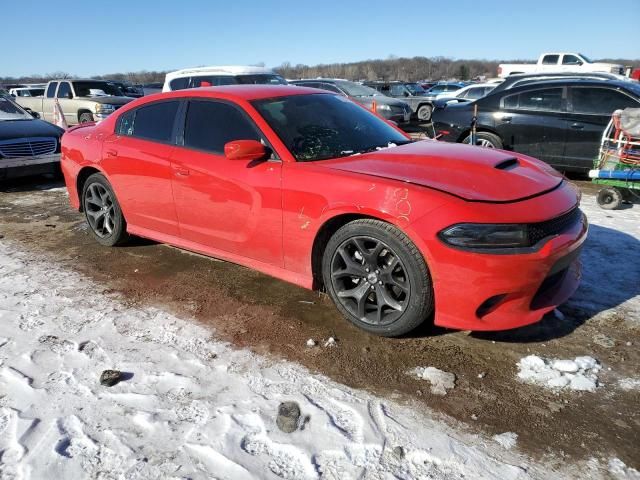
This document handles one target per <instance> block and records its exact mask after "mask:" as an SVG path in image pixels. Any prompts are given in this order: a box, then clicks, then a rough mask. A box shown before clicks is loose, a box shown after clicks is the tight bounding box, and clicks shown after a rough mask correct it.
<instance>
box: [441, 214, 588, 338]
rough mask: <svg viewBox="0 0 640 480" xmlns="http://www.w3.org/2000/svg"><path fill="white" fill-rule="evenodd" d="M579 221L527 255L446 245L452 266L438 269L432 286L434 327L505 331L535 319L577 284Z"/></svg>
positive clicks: (582, 231) (583, 229) (582, 235)
mask: <svg viewBox="0 0 640 480" xmlns="http://www.w3.org/2000/svg"><path fill="white" fill-rule="evenodd" d="M587 230H588V224H587V220H586V217H585V216H584V215H582V219H581V221H580V222H578V223H576V224H575V225H574V226H573V227H572V228H571V229H569V230H567V231H565V232H563V233H562V234H560V235H557V236H555V237H552V238H550V239H549V240H548V241H547V242H546V243H545V244H544V245H543V246H542V248H540V249H539V250H538V251H535V252H532V253H526V254H513V255H511V254H506V255H495V254H479V253H473V252H465V251H458V250H453V249H450V248H449V247H445V248H448V250H449V251H450V256H451V257H453V258H451V259H450V261H451V262H452V263H455V264H457V265H458V268H457V269H454V268H450V269H443V270H442V271H440V272H439V275H438V280H437V282H436V285H434V290H435V296H436V310H437V311H436V317H435V323H436V325H439V326H443V327H449V328H456V329H461V330H507V329H511V328H516V327H521V326H524V325H529V324H531V323H535V322H537V321H539V320H540V319H541V318H542V316H543V315H544V314H545V313H547V312H549V311H551V310H553V309H555V308H556V307H557V306H558V305H560V304H562V303H564V302H565V301H567V300H568V299H569V297H571V295H573V293H574V292H575V291H576V289H577V288H578V285H579V283H580V277H581V263H580V258H579V254H580V249H581V247H582V244H583V243H584V241H585V239H586V237H587Z"/></svg>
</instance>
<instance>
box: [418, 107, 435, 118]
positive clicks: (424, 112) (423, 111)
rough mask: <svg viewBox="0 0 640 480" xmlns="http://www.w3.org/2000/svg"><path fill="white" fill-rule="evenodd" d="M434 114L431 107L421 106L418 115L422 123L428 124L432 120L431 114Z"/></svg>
mask: <svg viewBox="0 0 640 480" xmlns="http://www.w3.org/2000/svg"><path fill="white" fill-rule="evenodd" d="M432 113H433V107H432V106H431V105H420V107H419V108H418V111H417V112H416V115H417V116H418V120H420V121H421V122H428V121H429V120H431V114H432Z"/></svg>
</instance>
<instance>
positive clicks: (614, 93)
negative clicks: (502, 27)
mask: <svg viewBox="0 0 640 480" xmlns="http://www.w3.org/2000/svg"><path fill="white" fill-rule="evenodd" d="M474 105H475V106H477V108H478V116H477V122H478V123H477V129H478V134H477V139H478V143H479V144H480V145H482V146H485V147H489V148H504V149H507V150H513V151H515V152H519V153H524V154H527V155H532V156H534V157H536V158H539V159H541V160H544V161H545V162H547V163H549V164H550V165H552V166H554V167H556V168H558V169H560V170H563V171H577V172H583V173H586V172H588V170H589V169H590V168H591V167H592V165H593V162H594V160H595V158H596V157H597V155H598V148H599V145H600V139H601V136H602V133H603V131H604V129H605V127H606V125H607V123H608V122H609V120H610V119H611V114H612V113H613V112H614V111H615V110H617V109H620V108H626V107H636V108H637V107H640V85H639V84H637V83H636V82H628V81H618V80H591V79H579V78H568V79H554V80H544V81H538V82H534V83H525V84H522V85H520V86H517V87H513V88H510V89H506V90H499V89H498V88H495V89H494V90H493V91H492V92H491V93H490V94H489V95H487V96H486V97H483V98H481V99H479V100H476V101H475V102H472V103H466V104H453V105H452V104H446V105H444V106H443V108H439V109H436V110H435V111H434V114H433V125H434V130H435V132H436V135H438V136H439V137H438V138H439V139H440V140H444V141H448V142H464V143H468V142H469V141H470V125H471V118H472V116H473V107H474Z"/></svg>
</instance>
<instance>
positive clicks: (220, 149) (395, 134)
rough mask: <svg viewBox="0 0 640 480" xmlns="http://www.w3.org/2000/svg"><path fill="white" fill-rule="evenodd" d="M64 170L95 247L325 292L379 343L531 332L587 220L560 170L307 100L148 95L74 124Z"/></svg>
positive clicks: (575, 277)
mask: <svg viewBox="0 0 640 480" xmlns="http://www.w3.org/2000/svg"><path fill="white" fill-rule="evenodd" d="M62 169H63V173H64V177H65V181H66V185H67V189H68V193H69V199H70V201H71V204H72V206H73V207H74V208H76V209H79V210H80V211H83V212H84V214H85V216H86V219H87V221H88V225H89V231H90V232H91V234H92V235H93V236H94V238H95V239H96V241H98V242H99V243H101V244H102V245H107V246H110V245H118V244H122V243H123V242H125V241H126V240H127V238H128V235H140V236H143V237H148V238H152V239H155V240H158V241H161V242H165V243H169V244H172V245H175V246H177V247H179V248H184V249H187V250H192V251H196V252H199V253H202V254H206V255H210V256H214V257H219V258H222V259H225V260H228V261H231V262H234V263H238V264H241V265H245V266H248V267H251V268H254V269H256V270H259V271H261V272H263V273H266V274H269V275H272V276H275V277H278V278H280V279H283V280H286V281H289V282H292V283H295V284H297V285H300V286H302V287H306V288H324V289H326V291H327V293H328V295H329V296H330V297H331V298H332V299H333V301H334V302H335V303H336V305H337V308H338V310H339V311H340V312H341V313H342V314H343V315H344V316H345V317H346V318H347V319H348V320H350V321H351V322H353V323H354V324H355V325H357V326H359V327H361V328H363V329H365V330H367V331H369V332H372V333H375V334H379V335H385V336H394V335H401V334H404V333H406V332H408V331H411V330H412V329H414V328H415V327H417V326H418V325H420V324H422V323H423V322H425V321H431V319H433V321H434V322H435V324H436V325H441V326H446V327H451V328H462V329H465V330H467V329H468V330H499V329H507V328H513V327H517V326H521V325H526V324H530V323H533V322H536V321H538V320H539V319H540V318H541V317H542V315H543V314H544V313H546V312H548V311H551V310H553V309H554V308H555V307H556V306H557V305H558V304H560V303H562V302H564V301H565V300H566V299H567V298H568V297H569V296H570V295H571V294H572V293H573V292H574V290H575V289H576V288H577V286H578V282H579V278H580V275H579V260H578V256H579V252H580V247H581V245H582V243H583V242H584V240H585V238H586V234H587V225H586V221H585V217H584V215H583V214H582V213H581V211H580V209H579V208H578V203H579V198H578V191H577V189H576V188H575V187H574V186H573V185H572V184H570V183H569V182H566V181H565V180H564V178H563V177H562V176H561V175H560V174H559V173H557V172H555V171H554V170H552V169H551V168H549V167H548V166H547V165H545V164H544V163H542V162H540V161H538V160H535V159H533V158H530V157H527V156H524V155H517V154H513V153H511V152H501V151H497V150H488V149H482V148H477V147H472V146H468V145H453V144H446V143H443V142H435V141H432V140H423V141H420V142H413V141H412V140H411V139H410V138H409V136H408V135H406V134H404V133H403V132H402V131H401V130H399V129H398V128H396V127H394V126H393V125H391V124H389V122H387V121H385V120H383V119H381V118H380V117H378V116H377V115H374V114H373V113H371V112H369V111H367V110H366V109H364V108H362V107H361V106H359V105H356V104H355V103H354V102H351V101H350V100H348V99H347V98H345V97H343V96H341V95H337V94H332V93H330V92H320V91H319V90H317V89H311V88H303V87H299V86H282V85H280V86H275V85H254V86H250V87H247V86H222V87H219V88H206V89H203V88H201V89H194V90H189V91H184V90H181V91H176V92H171V93H167V94H164V95H162V96H155V97H143V98H140V99H138V100H135V101H134V102H132V103H130V104H129V105H126V106H125V107H123V108H122V109H121V110H120V111H118V112H116V114H115V115H113V116H111V117H109V118H108V119H106V120H105V121H103V122H101V123H99V124H95V125H86V126H85V125H83V126H79V127H76V128H74V129H71V130H70V131H68V132H67V133H66V134H65V135H64V137H63V140H62ZM432 279H433V280H432ZM461 299H464V301H461Z"/></svg>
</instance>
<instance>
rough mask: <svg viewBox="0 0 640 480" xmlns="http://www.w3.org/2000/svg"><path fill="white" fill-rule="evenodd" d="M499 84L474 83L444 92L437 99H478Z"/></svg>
mask: <svg viewBox="0 0 640 480" xmlns="http://www.w3.org/2000/svg"><path fill="white" fill-rule="evenodd" d="M497 86H498V84H497V83H472V84H471V85H467V86H466V87H462V88H461V89H459V90H454V91H452V92H442V93H439V94H437V95H436V99H437V100H439V99H443V98H458V99H464V100H469V101H470V100H477V99H478V98H482V97H484V96H485V95H487V94H488V93H489V92H490V91H491V90H493V89H494V88H496V87H497Z"/></svg>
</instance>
